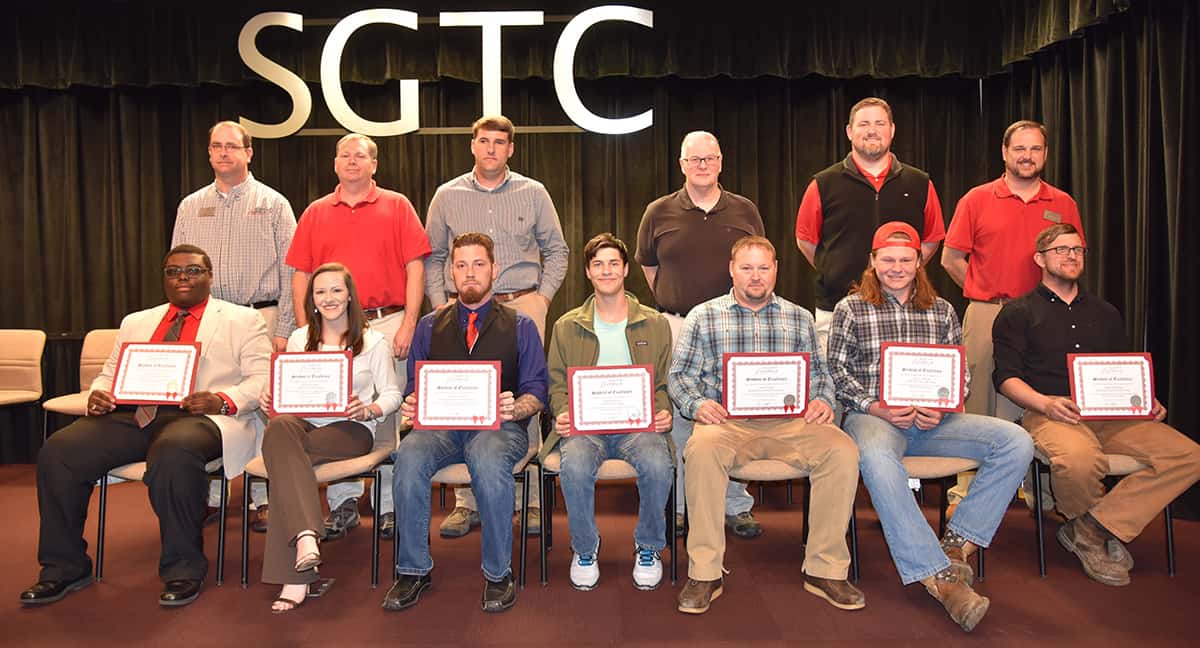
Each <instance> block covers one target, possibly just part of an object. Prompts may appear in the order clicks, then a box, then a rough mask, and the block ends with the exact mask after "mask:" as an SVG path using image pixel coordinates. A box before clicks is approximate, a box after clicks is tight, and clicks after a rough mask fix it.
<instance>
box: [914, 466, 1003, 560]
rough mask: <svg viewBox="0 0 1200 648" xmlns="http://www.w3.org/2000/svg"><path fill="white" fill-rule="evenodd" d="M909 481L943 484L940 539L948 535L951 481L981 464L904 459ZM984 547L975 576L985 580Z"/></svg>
mask: <svg viewBox="0 0 1200 648" xmlns="http://www.w3.org/2000/svg"><path fill="white" fill-rule="evenodd" d="M901 461H902V463H903V464H904V469H905V470H906V471H907V472H908V478H909V479H920V480H926V479H931V480H932V479H936V480H938V481H940V482H941V484H942V494H941V501H940V502H939V504H938V537H939V538H940V537H942V536H943V535H945V533H946V508H947V507H948V506H949V504H950V500H949V497H948V493H949V490H950V484H949V479H950V478H951V477H954V476H956V475H958V473H960V472H965V471H968V470H977V469H978V468H979V462H978V461H975V460H974V459H966V458H964V457H904V459H902V460H901ZM983 553H984V549H983V547H979V549H978V550H977V551H976V552H975V560H976V566H975V567H976V568H975V576H976V577H977V578H978V579H979V580H983V576H984V574H983V566H984V564H983Z"/></svg>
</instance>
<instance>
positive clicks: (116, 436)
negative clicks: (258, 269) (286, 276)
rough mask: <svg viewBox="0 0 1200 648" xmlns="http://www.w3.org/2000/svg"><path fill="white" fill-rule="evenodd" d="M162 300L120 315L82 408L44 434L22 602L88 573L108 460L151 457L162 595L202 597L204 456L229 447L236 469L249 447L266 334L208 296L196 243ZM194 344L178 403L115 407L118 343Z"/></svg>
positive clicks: (68, 586)
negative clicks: (91, 517)
mask: <svg viewBox="0 0 1200 648" xmlns="http://www.w3.org/2000/svg"><path fill="white" fill-rule="evenodd" d="M163 266H164V267H163V270H162V273H163V291H164V292H165V293H166V295H167V301H168V303H166V304H163V305H161V306H156V307H154V308H151V309H149V310H144V311H139V312H137V313H132V314H130V315H128V316H126V317H125V319H124V320H123V321H122V322H121V330H120V333H119V334H118V335H117V341H116V343H115V344H114V345H113V350H112V353H111V354H110V355H109V357H108V361H107V362H106V363H105V364H104V369H103V370H102V371H101V372H100V375H99V376H98V377H97V378H96V380H95V381H93V382H92V386H91V393H90V394H89V396H88V406H87V416H85V417H83V418H80V419H78V420H76V421H75V422H74V423H72V424H70V425H68V426H67V427H65V428H63V429H61V430H59V431H58V432H56V433H54V435H53V436H51V437H50V438H49V439H48V440H47V441H46V444H45V445H44V446H42V450H41V452H40V453H39V455H38V465H37V488H38V512H39V513H40V515H41V526H40V531H39V538H38V562H39V563H41V565H42V571H41V575H40V576H39V580H38V582H37V583H36V584H34V585H33V586H32V587H30V588H29V589H27V590H25V591H24V592H21V597H20V600H21V603H23V604H26V605H39V604H46V603H53V602H55V601H58V600H60V599H62V598H63V597H64V596H66V595H67V594H69V593H71V592H73V591H76V590H79V589H82V588H84V587H86V586H88V585H90V584H91V582H92V576H91V572H92V563H91V560H90V559H89V558H88V555H87V543H86V542H85V541H84V539H83V526H84V521H85V519H86V517H87V509H88V499H89V497H90V496H91V493H92V487H93V485H94V484H95V483H96V481H97V480H98V479H101V478H102V477H104V476H105V474H106V473H108V471H109V470H111V469H113V468H116V467H117V466H122V465H125V464H128V463H132V462H135V461H145V462H146V464H147V465H146V476H145V478H144V481H145V482H146V486H147V487H148V488H149V493H150V504H151V506H152V507H153V508H154V512H155V513H156V514H157V515H158V522H159V530H160V536H161V538H162V543H163V546H162V554H161V555H160V557H159V561H158V573H159V577H160V578H162V580H163V582H164V583H165V586H164V589H163V592H162V594H161V595H160V597H159V604H160V605H165V606H178V605H187V604H188V603H191V602H192V601H194V600H196V598H197V597H198V596H199V595H200V589H201V587H202V586H203V583H204V576H205V574H206V573H207V571H208V560H207V559H206V558H205V557H204V548H203V536H202V534H201V523H202V522H203V520H204V514H205V502H206V499H207V495H208V477H207V475H206V474H205V471H204V465H205V464H206V463H207V462H209V461H212V460H214V459H216V458H217V457H222V456H223V457H224V465H225V474H226V475H229V476H231V477H233V476H237V475H239V474H241V472H242V468H243V467H244V466H245V465H246V462H248V461H249V460H250V459H251V458H252V457H253V456H254V454H255V450H256V448H255V437H256V425H257V423H256V419H257V417H256V416H255V409H257V408H258V395H259V393H260V392H262V390H263V387H264V386H265V385H266V383H267V380H268V378H267V376H268V372H269V364H270V355H271V340H270V338H269V337H268V336H267V329H266V324H265V323H264V322H263V318H262V316H261V315H259V314H258V313H257V312H255V311H254V310H253V309H250V308H246V307H244V306H237V305H234V304H230V303H229V302H224V301H221V300H219V299H216V298H215V297H209V287H210V284H211V283H212V261H211V260H210V259H209V257H208V255H207V254H205V253H204V250H201V249H200V248H198V247H196V246H194V245H179V246H176V247H175V248H173V249H172V250H171V251H170V252H169V253H168V254H167V257H166V259H165V260H164V262H163ZM169 341H180V342H199V343H200V359H199V361H198V364H197V370H196V380H195V384H194V387H193V390H192V393H191V394H189V395H188V396H187V397H185V398H184V399H183V401H182V403H181V404H180V405H179V406H178V407H173V406H165V405H163V406H159V407H157V408H148V407H134V406H130V405H117V404H116V403H115V402H114V400H113V395H112V393H111V391H110V390H111V389H112V384H113V374H114V373H115V372H116V369H117V360H118V357H119V355H120V351H121V345H122V344H123V343H125V342H169Z"/></svg>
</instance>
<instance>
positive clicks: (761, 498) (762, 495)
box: [758, 482, 767, 506]
mask: <svg viewBox="0 0 1200 648" xmlns="http://www.w3.org/2000/svg"><path fill="white" fill-rule="evenodd" d="M765 501H767V485H766V484H764V483H762V482H758V505H759V506H762V504H763V502H765Z"/></svg>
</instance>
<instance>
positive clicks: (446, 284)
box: [425, 169, 568, 306]
mask: <svg viewBox="0 0 1200 648" xmlns="http://www.w3.org/2000/svg"><path fill="white" fill-rule="evenodd" d="M465 232H481V233H483V234H487V235H488V236H490V237H492V240H493V241H494V242H495V244H496V250H495V253H496V264H497V265H498V266H500V276H499V277H497V278H496V282H495V284H494V285H493V286H492V289H493V290H494V291H496V292H497V293H510V292H516V291H518V290H528V289H531V288H533V289H536V290H537V291H538V293H539V294H541V295H543V296H544V297H546V299H554V293H556V292H558V288H559V286H561V285H562V282H563V278H565V277H566V276H567V254H568V249H567V242H566V240H565V239H564V238H563V233H562V225H560V224H559V222H558V212H557V211H555V210H554V202H553V201H552V200H550V194H549V193H548V192H547V191H546V187H545V186H544V185H542V183H540V182H538V181H537V180H533V179H531V178H527V177H525V176H523V175H521V174H519V173H516V172H515V171H507V173H506V175H505V178H504V181H503V182H501V183H500V185H499V186H498V187H496V188H495V189H487V188H486V187H484V186H483V185H480V184H479V182H478V181H477V180H476V179H475V170H474V169H472V170H471V171H469V172H467V173H464V174H463V175H461V176H459V177H457V178H455V179H453V180H451V181H450V182H447V183H446V184H444V185H442V186H440V187H438V190H437V192H436V193H435V194H434V195H433V200H432V201H430V203H429V213H428V214H427V215H426V218H425V233H426V234H427V235H428V236H429V245H430V247H431V248H432V249H433V251H432V252H431V253H430V255H429V256H428V257H426V258H425V294H426V295H427V296H428V297H429V302H430V303H431V304H433V305H434V306H439V305H441V304H443V303H445V302H446V293H447V292H451V291H453V290H454V280H453V278H452V277H451V275H450V264H449V259H450V244H451V243H453V242H454V237H456V236H458V235H459V234H463V233H465Z"/></svg>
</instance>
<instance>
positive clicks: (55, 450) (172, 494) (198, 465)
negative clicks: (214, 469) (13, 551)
mask: <svg viewBox="0 0 1200 648" xmlns="http://www.w3.org/2000/svg"><path fill="white" fill-rule="evenodd" d="M220 456H221V432H220V429H219V428H218V427H217V425H216V423H213V422H212V421H211V420H210V419H209V418H208V417H205V416H197V415H191V414H186V413H184V412H182V411H181V410H178V409H176V408H174V407H170V406H163V407H160V408H159V410H158V415H157V416H156V417H155V419H154V421H152V422H151V423H150V425H147V426H146V427H145V428H139V427H138V426H137V423H136V422H135V421H134V418H133V408H125V407H122V408H120V409H118V410H117V411H114V412H112V413H110V414H106V415H104V416H87V417H84V418H81V419H78V420H76V421H75V422H74V423H72V424H70V425H68V426H67V427H65V428H63V429H61V430H59V431H58V432H55V433H54V434H53V435H51V436H50V438H49V439H48V440H47V441H46V444H45V445H44V446H42V449H41V452H40V453H39V454H38V465H37V488H38V511H39V513H40V514H41V526H40V530H39V536H38V562H39V563H41V565H42V572H41V577H40V580H74V579H77V578H80V577H82V576H83V575H85V574H87V573H89V572H90V571H91V569H92V562H91V560H90V559H89V558H88V555H87V542H86V541H84V539H83V525H84V522H85V521H86V519H87V509H88V500H89V499H90V498H91V495H92V488H93V487H94V485H95V483H96V480H98V479H100V478H102V477H104V476H105V475H106V474H107V473H108V471H109V470H112V469H113V468H116V467H118V466H123V465H125V464H128V463H133V462H135V461H145V462H146V476H145V478H144V479H143V481H145V483H146V486H147V488H148V490H149V494H150V505H151V507H153V509H154V512H155V513H156V514H157V515H158V528H159V535H160V538H161V541H162V554H161V555H160V557H159V561H158V574H159V577H160V578H162V580H163V581H170V580H177V579H197V580H199V579H203V578H204V575H205V573H206V572H207V571H208V560H207V559H206V558H205V557H204V546H203V534H202V530H201V526H202V525H203V522H204V514H205V510H206V509H205V504H206V502H207V500H208V475H207V473H205V472H204V465H205V464H206V463H208V462H209V461H212V460H213V459H216V458H217V457H220Z"/></svg>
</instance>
